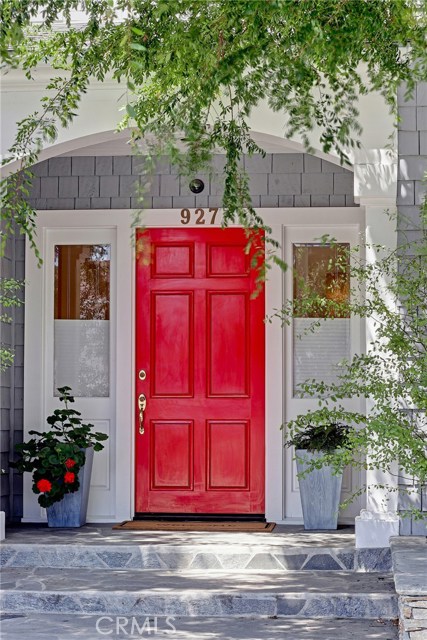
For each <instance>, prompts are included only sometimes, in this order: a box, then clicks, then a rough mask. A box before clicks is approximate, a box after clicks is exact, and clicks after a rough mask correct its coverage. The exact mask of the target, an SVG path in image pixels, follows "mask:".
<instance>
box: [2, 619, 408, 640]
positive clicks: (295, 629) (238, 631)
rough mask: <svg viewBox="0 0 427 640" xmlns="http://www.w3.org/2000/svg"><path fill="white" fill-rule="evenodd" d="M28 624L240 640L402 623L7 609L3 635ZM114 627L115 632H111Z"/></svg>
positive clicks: (309, 638) (91, 633)
mask: <svg viewBox="0 0 427 640" xmlns="http://www.w3.org/2000/svg"><path fill="white" fill-rule="evenodd" d="M8 615H9V617H8ZM173 628H175V629H176V631H175V632H173ZM28 629H31V637H32V639H33V640H59V639H61V640H64V639H65V638H67V639H68V638H74V637H77V636H78V637H81V638H85V640H99V639H100V638H102V635H105V636H106V637H108V635H109V636H110V637H114V638H119V639H120V638H122V639H126V640H141V638H142V637H144V638H169V639H170V638H171V637H172V632H173V638H174V639H176V640H179V639H183V640H200V638H201V637H215V638H233V639H234V640H260V639H264V640H265V639H266V638H268V639H269V640H283V638H291V639H292V640H313V639H314V638H315V640H331V638H339V639H340V640H354V639H355V638H359V639H362V638H363V640H397V627H396V625H395V624H394V622H392V621H385V620H356V619H346V620H337V619H330V618H324V619H322V620H319V618H315V619H304V620H303V619H302V618H272V617H269V618H265V617H264V618H253V617H246V618H241V617H235V618H230V617H227V618H221V617H214V618H206V617H205V618H197V617H193V618H181V617H171V618H166V617H152V616H150V617H146V616H135V615H131V616H126V617H123V616H120V617H118V616H117V617H116V616H101V617H100V616H99V615H97V614H87V615H81V614H80V615H79V614H75V615H73V616H70V615H68V614H57V613H42V614H40V613H33V614H31V613H30V614H6V617H5V618H4V619H3V620H2V634H3V640H18V639H19V640H21V639H22V638H25V637H26V636H27V635H28ZM111 631H112V632H113V633H109V632H111ZM100 632H101V633H100ZM107 634H108V635H107ZM113 634H114V635H113Z"/></svg>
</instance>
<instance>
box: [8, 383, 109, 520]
mask: <svg viewBox="0 0 427 640" xmlns="http://www.w3.org/2000/svg"><path fill="white" fill-rule="evenodd" d="M58 391H59V394H60V395H59V400H60V402H63V403H64V407H63V408H62V407H61V408H60V409H55V411H54V412H53V414H52V415H50V416H48V418H47V423H48V425H49V426H50V430H49V431H45V432H40V431H34V430H33V431H30V432H29V434H30V435H34V436H36V438H31V440H28V442H24V443H21V444H17V445H16V446H15V450H16V452H17V453H18V455H19V458H18V460H17V461H15V462H13V463H11V466H13V467H14V468H16V469H18V470H19V471H21V472H26V471H27V472H30V473H32V474H33V491H34V493H36V494H39V498H38V502H39V504H40V505H41V506H42V507H49V506H51V505H52V504H54V503H55V502H59V501H60V500H62V498H63V497H64V496H65V495H66V494H67V493H73V492H74V491H77V490H78V488H79V486H80V482H79V471H80V469H81V468H82V467H83V465H84V463H85V459H86V454H85V450H86V449H87V448H88V447H93V449H94V451H101V450H102V449H103V448H104V445H103V444H101V443H102V441H104V440H107V438H108V436H107V435H106V434H105V433H99V432H94V431H92V429H93V425H92V424H86V423H83V421H82V420H81V418H80V416H81V413H80V412H79V411H76V410H75V409H70V408H69V404H70V403H72V402H74V398H73V396H72V395H71V393H70V392H71V388H70V387H60V388H59V389H58Z"/></svg>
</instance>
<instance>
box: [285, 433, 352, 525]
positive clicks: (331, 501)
mask: <svg viewBox="0 0 427 640" xmlns="http://www.w3.org/2000/svg"><path fill="white" fill-rule="evenodd" d="M348 432H349V427H347V426H346V425H342V424H339V423H331V424H326V425H312V424H307V425H304V426H303V427H302V428H301V429H298V430H296V429H295V430H293V431H292V434H291V437H290V439H289V440H288V441H287V442H286V443H285V445H286V446H288V447H291V446H293V447H295V458H296V463H297V471H298V480H299V488H300V496H301V505H302V512H303V517H304V529H336V528H337V522H338V506H339V501H340V494H341V483H342V474H343V468H342V466H341V465H339V464H337V463H336V460H335V458H334V454H335V453H336V452H337V451H338V450H340V449H342V448H343V447H345V444H346V442H347V439H348Z"/></svg>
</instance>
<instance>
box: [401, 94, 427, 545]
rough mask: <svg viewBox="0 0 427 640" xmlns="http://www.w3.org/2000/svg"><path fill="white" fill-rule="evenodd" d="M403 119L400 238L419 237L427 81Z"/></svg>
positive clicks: (425, 494)
mask: <svg viewBox="0 0 427 640" xmlns="http://www.w3.org/2000/svg"><path fill="white" fill-rule="evenodd" d="M398 106H399V114H400V116H401V120H400V122H399V125H398V153H399V171H398V192H397V193H398V196H397V197H398V199H397V204H398V212H399V216H398V242H399V243H400V244H402V243H407V242H410V241H411V240H413V241H415V240H418V239H419V238H420V237H421V234H422V230H421V215H420V214H421V211H420V204H421V203H422V201H423V198H424V196H425V194H426V184H425V182H424V178H425V174H426V171H427V82H421V83H419V84H418V86H417V89H416V91H415V94H414V96H412V97H411V98H410V99H409V100H407V101H405V88H404V87H402V88H401V89H400V90H399V92H398ZM400 484H401V486H402V489H403V488H406V489H407V490H409V493H408V494H405V493H401V494H399V508H400V509H402V510H404V509H408V508H411V507H416V508H419V509H421V510H422V511H425V512H426V516H427V490H426V488H425V487H424V488H423V487H420V486H419V484H418V483H417V481H416V480H412V479H409V480H408V479H407V480H403V479H401V481H400ZM400 531H401V534H402V535H427V519H426V520H424V521H419V520H418V521H416V520H414V519H413V518H404V519H403V520H402V521H401V526H400Z"/></svg>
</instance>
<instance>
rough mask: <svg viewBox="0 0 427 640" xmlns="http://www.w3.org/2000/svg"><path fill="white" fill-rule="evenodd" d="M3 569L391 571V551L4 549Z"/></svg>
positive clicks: (51, 546)
mask: <svg viewBox="0 0 427 640" xmlns="http://www.w3.org/2000/svg"><path fill="white" fill-rule="evenodd" d="M0 563H1V566H4V567H61V568H66V567H73V568H76V567H90V568H99V569H124V568H130V569H141V570H144V569H145V570H147V569H167V570H171V571H188V570H197V571H200V570H205V571H209V570H221V569H224V570H227V571H230V570H235V571H242V570H251V571H254V570H261V571H269V570H282V571H308V570H310V571H313V570H314V571H322V570H327V571H343V570H345V571H357V572H367V573H370V572H387V571H391V554H390V549H389V548H378V549H354V548H351V547H329V548H322V547H307V546H301V547H291V548H280V547H278V546H277V545H273V546H268V545H253V544H252V545H244V544H239V545H191V544H189V545H165V544H160V545H152V544H150V545H147V544H146V545H138V544H132V545H120V546H118V545H93V544H91V545H84V544H63V545H62V544H51V543H50V544H49V545H48V546H47V545H41V544H7V543H6V544H3V545H2V548H1V549H0Z"/></svg>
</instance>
